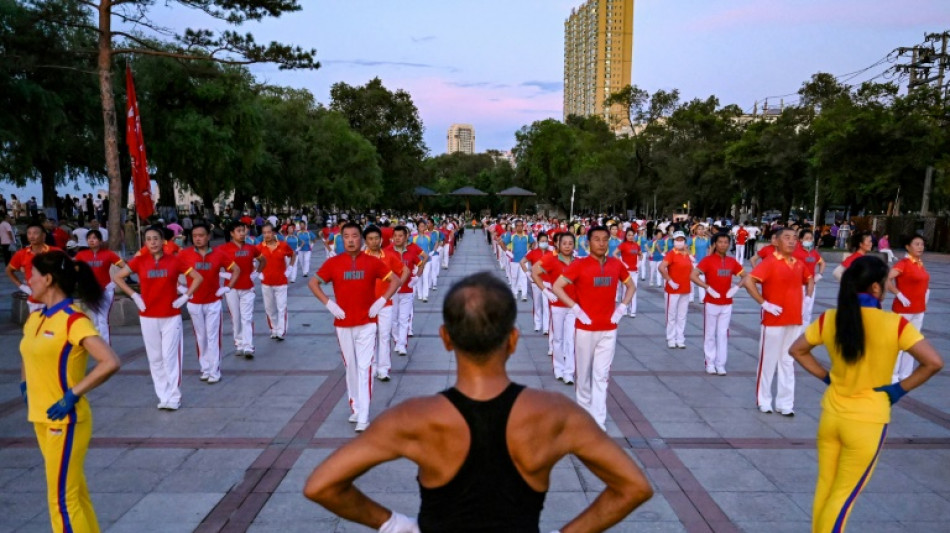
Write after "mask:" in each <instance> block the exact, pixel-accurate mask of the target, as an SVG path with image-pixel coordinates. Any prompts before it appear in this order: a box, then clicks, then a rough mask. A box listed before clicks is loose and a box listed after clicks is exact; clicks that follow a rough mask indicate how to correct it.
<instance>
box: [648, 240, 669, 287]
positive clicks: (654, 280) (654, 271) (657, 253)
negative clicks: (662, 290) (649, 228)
mask: <svg viewBox="0 0 950 533" xmlns="http://www.w3.org/2000/svg"><path fill="white" fill-rule="evenodd" d="M666 252H667V250H666V239H665V238H663V232H662V231H661V230H656V231H655V232H654V233H653V240H652V241H650V253H651V255H650V286H651V287H653V286H657V287H662V286H663V284H664V283H666V281H664V280H663V279H662V278H661V277H660V271H659V268H660V262H661V261H663V256H665V255H666Z"/></svg>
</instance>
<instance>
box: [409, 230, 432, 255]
mask: <svg viewBox="0 0 950 533" xmlns="http://www.w3.org/2000/svg"><path fill="white" fill-rule="evenodd" d="M412 242H414V243H416V246H418V247H419V248H422V251H424V252H425V253H426V254H428V255H432V238H431V237H429V235H428V234H427V233H420V234H418V235H416V236H415V237H414V238H413V239H412Z"/></svg>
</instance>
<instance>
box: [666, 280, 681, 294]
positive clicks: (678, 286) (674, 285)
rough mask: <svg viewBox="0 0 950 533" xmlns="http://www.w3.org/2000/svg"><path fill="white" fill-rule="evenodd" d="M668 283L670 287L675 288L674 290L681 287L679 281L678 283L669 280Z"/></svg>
mask: <svg viewBox="0 0 950 533" xmlns="http://www.w3.org/2000/svg"><path fill="white" fill-rule="evenodd" d="M666 284H667V285H669V286H670V288H671V289H673V290H674V291H675V290H676V289H678V288H680V284H679V283H676V282H675V281H673V280H669V281H667V282H666Z"/></svg>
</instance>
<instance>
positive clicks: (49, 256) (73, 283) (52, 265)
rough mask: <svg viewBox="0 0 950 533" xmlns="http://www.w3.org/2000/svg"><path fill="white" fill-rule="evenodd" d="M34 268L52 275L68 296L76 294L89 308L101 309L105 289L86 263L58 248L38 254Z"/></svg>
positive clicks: (92, 309) (55, 282) (34, 259)
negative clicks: (76, 259) (74, 259)
mask: <svg viewBox="0 0 950 533" xmlns="http://www.w3.org/2000/svg"><path fill="white" fill-rule="evenodd" d="M33 268H35V269H37V270H38V271H39V272H40V274H43V275H44V276H45V275H50V276H52V277H53V283H54V284H55V285H56V286H57V287H59V288H60V289H61V290H62V291H63V292H64V293H66V296H67V297H68V298H72V297H73V295H74V294H75V295H77V296H79V297H80V298H81V299H82V302H83V305H84V306H85V307H86V308H87V309H90V310H91V311H94V312H98V311H99V309H100V307H101V306H102V304H103V301H102V296H103V290H102V287H100V286H99V281H98V280H96V276H95V274H93V273H92V269H91V268H89V265H87V264H86V263H84V262H82V261H73V259H72V258H71V257H69V255H67V254H66V252H61V251H59V250H56V251H52V252H45V253H41V254H37V255H36V256H35V257H34V258H33Z"/></svg>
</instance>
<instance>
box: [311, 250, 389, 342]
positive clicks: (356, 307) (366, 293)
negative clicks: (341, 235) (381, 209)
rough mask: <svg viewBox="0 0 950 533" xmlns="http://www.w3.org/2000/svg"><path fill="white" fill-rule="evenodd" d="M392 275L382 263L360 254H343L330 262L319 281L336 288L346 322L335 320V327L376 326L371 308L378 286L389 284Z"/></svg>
mask: <svg viewBox="0 0 950 533" xmlns="http://www.w3.org/2000/svg"><path fill="white" fill-rule="evenodd" d="M391 275H392V272H391V271H390V270H389V267H387V266H386V265H385V264H384V263H383V262H382V261H380V260H379V259H376V258H375V257H372V256H369V255H366V254H365V253H363V252H360V253H358V254H357V255H356V257H352V256H350V254H347V253H343V254H340V255H335V256H333V257H331V258H330V259H327V260H326V261H325V262H324V263H323V266H321V267H320V270H318V271H317V277H318V278H320V280H321V281H323V282H324V283H332V284H333V294H334V295H335V296H336V303H337V304H338V305H339V306H340V308H342V309H343V312H344V313H346V318H344V319H343V320H340V319H338V318H335V319H334V320H333V325H334V326H336V327H338V328H352V327H356V326H362V325H363V324H370V323H376V317H373V318H370V316H369V308H370V307H372V305H373V302H374V301H376V299H377V298H378V296H376V282H377V281H379V280H388V279H389V276H391Z"/></svg>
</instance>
